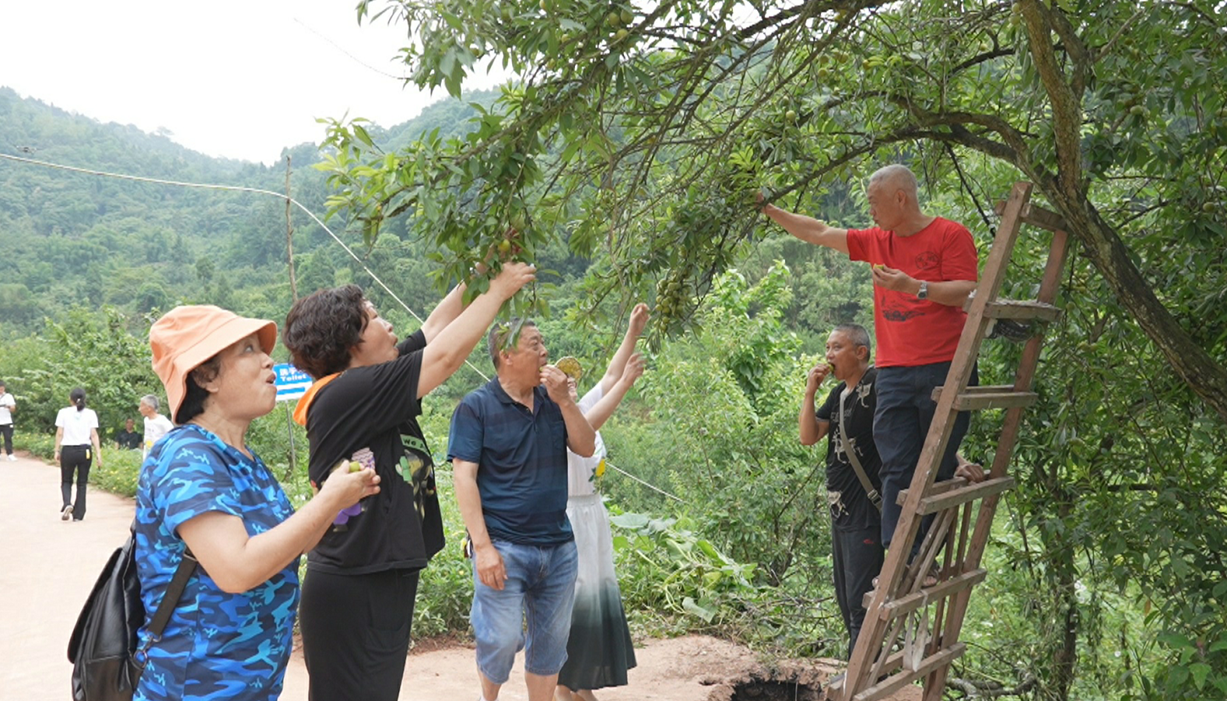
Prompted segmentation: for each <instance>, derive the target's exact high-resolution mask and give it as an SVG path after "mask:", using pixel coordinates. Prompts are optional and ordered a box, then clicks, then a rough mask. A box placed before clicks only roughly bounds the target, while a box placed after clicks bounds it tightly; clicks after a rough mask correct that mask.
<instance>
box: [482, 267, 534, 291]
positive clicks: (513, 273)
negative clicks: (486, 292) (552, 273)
mask: <svg viewBox="0 0 1227 701" xmlns="http://www.w3.org/2000/svg"><path fill="white" fill-rule="evenodd" d="M536 279H537V268H536V266H534V265H532V264H530V263H516V262H512V263H507V264H505V265H504V266H503V269H502V270H500V271H499V273H498V275H497V276H496V277H495V278H494V279H493V280H491V281H490V291H491V292H493V293H495V294H497V295H499V296H501V297H502V298H503V299H505V300H506V299H511V298H512V297H514V296H515V293H517V292H519V291H520V288H521V287H524V286H525V285H527V284H528V283H529V282H532V281H533V280H536Z"/></svg>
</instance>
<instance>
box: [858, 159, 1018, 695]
mask: <svg viewBox="0 0 1227 701" xmlns="http://www.w3.org/2000/svg"><path fill="white" fill-rule="evenodd" d="M1031 188H1032V186H1031V183H1028V182H1017V183H1014V187H1013V188H1011V190H1010V196H1009V199H1008V200H1007V202H1006V206H1005V213H1004V215H1003V216H1002V221H1001V224H1000V225H999V226H998V228H997V235H996V237H995V238H994V239H993V246H992V249H991V250H990V252H989V256H988V261H987V262H986V263H985V265H984V268H983V270H982V272H981V275H980V281H979V284H978V285H977V288H976V295H975V297H974V299H973V300H972V305H971V308H970V310H969V311H968V315H967V321H966V323H964V325H963V332H962V334H961V335H960V337H959V345H958V349H957V350H956V351H955V354H954V360H953V361H952V362H951V364H950V370H949V372H948V373H947V375H946V383H945V385H944V386H943V388H942V394H941V397H940V399H939V400H938V402H937V407H936V409H935V411H934V414H933V422H932V423H931V424H930V425H929V433H928V435H927V436H926V438H925V443H924V447H923V448H922V449H921V452H920V459H919V460H918V461H917V464H916V471H915V473H914V474H913V475H912V482H911V485H910V489H909V491H910V492H911V493H910V494H909V495H908V498H907V502H906V503H905V504H904V506H903V510H902V513H901V515H900V518H899V523H898V525H897V527H896V529H895V534H894V536H893V543H894V545H893V547H891V548H890V549H889V551H888V552H887V555H886V562H885V563H884V564H883V567H882V573H881V574H880V575H879V580H878V587H877V588H876V589H875V590H874V595H873V602H872V604H871V605H870V608H869V610H868V611H867V612H866V615H865V620H866V621H867V622H869V621H872V623H871V625H870V627H869V629H868V630H866V629H865V628H864V627H862V629H861V634H860V636H859V637H858V638H857V641H856V647H855V648H854V650H853V652H852V658H851V660H849V664H848V671H847V673H846V676H845V679H846V681H847V683H846V684H845V687H844V694H843V698H844V699H845V700H849V699H852V698H854V697H855V696H856V694H857V693H858V692H859V691H860V690H861V689H863V688H865V686H866V685H867V683H868V680H869V678H870V675H869V672H870V668H871V667H872V666H873V664H872V663H873V660H874V659H876V658H878V657H879V656H880V654H881V653H882V641H883V633H884V625H883V622H882V621H881V619H880V618H879V615H878V610H879V609H880V608H881V607H882V605H883V604H884V603H886V600H887V598H888V597H891V596H892V595H893V592H894V591H895V589H896V587H897V586H898V585H899V580H900V578H901V577H902V575H903V569H904V567H905V566H906V564H907V563H906V557H907V554H908V553H910V551H911V543H912V540H913V539H914V538H915V537H916V533H917V532H918V531H919V528H920V520H919V519H918V518H916V510H917V508H918V507H919V505H920V500H921V499H922V498H923V496H924V494H925V492H927V491H928V489H929V487H930V486H931V485H932V484H933V482H934V480H935V478H936V477H937V469H936V468H937V465H938V463H939V461H940V460H941V458H942V456H943V454H944V453H945V450H946V445H947V443H948V442H949V439H950V431H951V428H952V425H951V424H952V419H953V418H954V403H955V401H956V400H957V398H958V395H959V394H960V393H961V392H963V390H964V389H965V388H966V387H967V382H968V380H969V379H970V377H971V370H972V368H973V367H974V365H975V362H976V357H977V356H978V355H979V349H980V344H981V343H982V342H983V340H984V336H985V326H986V324H985V316H984V311H985V308H986V307H987V305H988V304H989V303H990V302H994V301H996V299H997V294H998V293H999V292H1000V291H1001V285H1002V283H1003V282H1004V279H1005V268H1006V264H1007V263H1008V262H1009V260H1010V256H1011V254H1012V253H1013V250H1014V242H1015V241H1016V240H1017V238H1018V229H1019V224H1020V221H1021V213H1022V210H1023V207H1025V206H1026V204H1027V201H1028V200H1029V199H1030V197H1031ZM875 648H876V649H875Z"/></svg>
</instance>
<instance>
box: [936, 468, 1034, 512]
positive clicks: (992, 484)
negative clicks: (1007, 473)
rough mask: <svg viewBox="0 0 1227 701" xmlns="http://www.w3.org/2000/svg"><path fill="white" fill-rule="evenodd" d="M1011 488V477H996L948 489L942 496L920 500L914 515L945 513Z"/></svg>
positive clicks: (1012, 483) (1012, 481)
mask: <svg viewBox="0 0 1227 701" xmlns="http://www.w3.org/2000/svg"><path fill="white" fill-rule="evenodd" d="M1013 488H1014V478H1013V477H998V478H996V479H991V480H985V481H983V482H980V483H977V484H971V485H967V486H965V487H958V488H956V489H948V490H946V491H945V492H944V493H942V494H930V495H929V496H926V497H923V498H922V499H921V500H920V508H918V509H917V510H916V513H917V515H920V516H928V515H929V514H935V513H937V512H939V511H945V510H946V509H949V508H950V507H952V506H959V505H960V504H966V503H967V502H969V501H974V500H976V499H983V498H984V497H987V496H991V495H993V494H1000V493H1002V492H1004V491H1005V490H1007V489H1013Z"/></svg>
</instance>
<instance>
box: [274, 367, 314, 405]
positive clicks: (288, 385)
mask: <svg viewBox="0 0 1227 701" xmlns="http://www.w3.org/2000/svg"><path fill="white" fill-rule="evenodd" d="M273 372H275V373H277V380H276V383H277V401H279V402H285V401H289V400H291V399H298V398H299V397H301V396H303V395H304V394H306V393H307V388H308V387H310V386H311V382H312V380H311V376H310V375H308V374H307V373H305V372H303V371H302V370H299V369H298V368H296V367H294V366H293V365H290V364H289V363H280V364H278V365H274V366H273Z"/></svg>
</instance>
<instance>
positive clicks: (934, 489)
mask: <svg viewBox="0 0 1227 701" xmlns="http://www.w3.org/2000/svg"><path fill="white" fill-rule="evenodd" d="M965 484H968V482H967V480H966V479H965V478H963V477H951V478H950V479H948V480H942V481H941V482H934V483H933V484H932V486H930V487H929V491H928V494H927V495H926V496H931V497H935V496H937V495H938V494H945V493H946V492H948V491H950V490H951V489H957V488H958V487H962V486H963V485H965ZM908 491H909V490H907V489H900V490H899V498H898V499H895V503H896V504H898V505H899V506H903V502H905V501H907V495H908Z"/></svg>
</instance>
